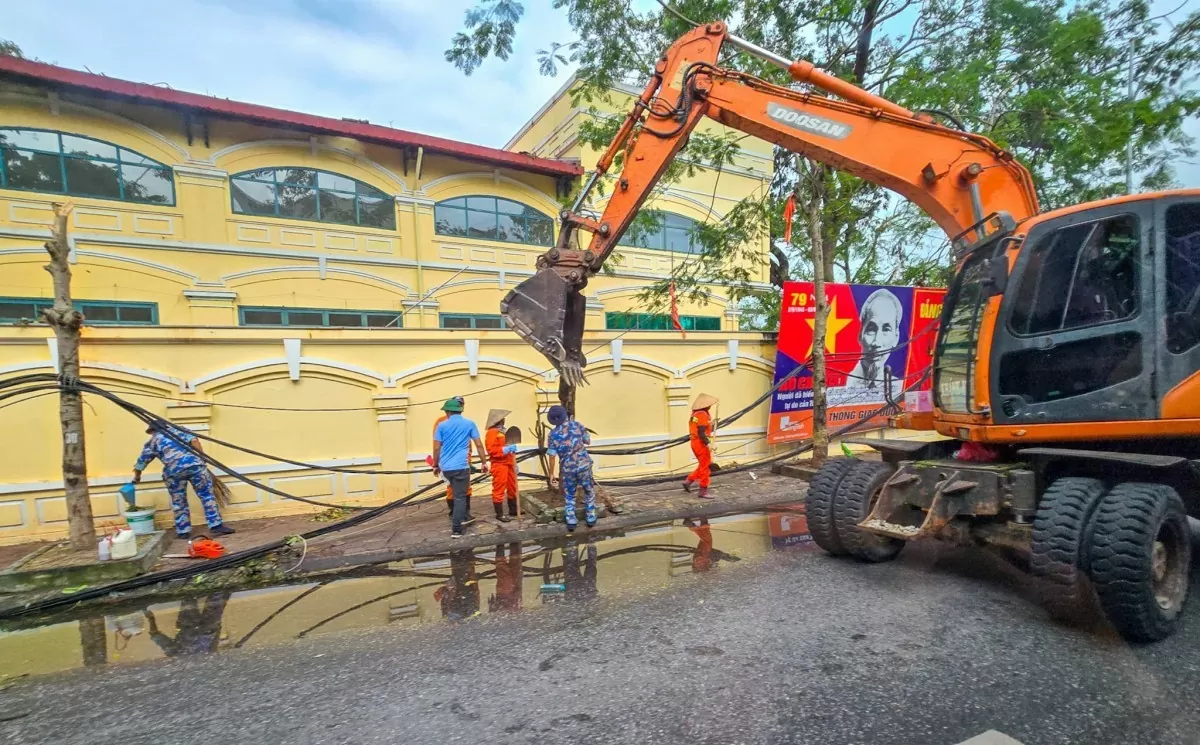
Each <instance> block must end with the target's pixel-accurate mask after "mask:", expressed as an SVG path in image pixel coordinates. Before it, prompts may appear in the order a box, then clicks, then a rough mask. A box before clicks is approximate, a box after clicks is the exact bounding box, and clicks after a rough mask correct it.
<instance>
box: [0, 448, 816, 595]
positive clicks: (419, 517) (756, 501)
mask: <svg viewBox="0 0 1200 745" xmlns="http://www.w3.org/2000/svg"><path fill="white" fill-rule="evenodd" d="M681 483H682V482H681V481H680V482H672V483H668V484H657V485H653V486H644V487H601V489H603V490H605V491H607V492H608V494H609V496H610V497H614V498H616V501H619V502H620V504H621V507H622V511H621V514H618V515H613V514H608V515H606V516H604V517H603V518H602V519H601V520H600V521H599V523H598V524H597V526H596V527H595V528H593V529H590V530H589V529H588V528H587V527H586V526H584V525H583V521H582V514H580V518H581V519H580V525H579V528H578V529H577V531H576V533H577V535H586V534H587V533H589V532H593V531H594V532H610V531H614V530H625V529H628V528H633V527H637V526H642V525H648V524H654V523H661V522H669V521H671V520H676V519H680V518H685V517H713V516H717V515H728V514H735V513H740V512H753V511H756V510H761V509H764V508H766V507H768V506H771V505H779V504H788V503H795V502H797V501H800V500H802V499H803V495H804V491H805V489H806V486H807V485H806V484H804V482H802V481H800V480H798V479H795V478H788V477H786V476H778V475H774V474H771V473H770V472H769V470H767V469H764V470H762V471H755V472H754V474H753V475H751V474H750V473H737V474H730V475H726V476H714V478H713V485H712V496H713V497H714V498H713V499H700V498H698V497H697V496H696V494H695V492H694V491H693V492H691V493H688V492H685V491H684V490H683V488H682V486H681ZM597 501H598V503H599V502H600V500H599V499H598V500H597ZM601 509H603V507H601ZM472 512H473V513H474V514H475V515H476V517H477V518H478V520H477V522H476V523H474V524H473V525H472V526H470V527H469V528H468V531H467V534H466V535H465V536H464V537H462V538H457V539H451V538H450V522H449V517H448V514H447V509H446V503H445V501H444V500H443V499H436V500H434V501H432V502H428V503H425V504H419V505H413V506H411V507H399V508H397V509H395V510H393V511H392V512H388V513H385V514H383V515H381V516H379V517H377V518H375V519H373V520H370V521H368V522H366V523H364V524H362V525H357V526H355V527H353V528H347V529H345V530H342V531H337V532H334V533H331V534H329V535H326V536H322V537H320V538H316V539H313V540H311V541H307V542H304V543H300V542H297V543H296V544H295V545H293V546H291V547H289V548H287V549H285V550H281V551H279V552H276V553H273V554H270V555H268V556H267V557H266V558H264V559H259V560H256V561H255V562H254V566H253V567H249V566H244V567H242V568H241V569H234V570H229V571H227V572H222V573H221V577H220V578H219V579H218V577H216V576H213V575H206V578H205V584H207V585H209V586H211V583H214V582H219V583H220V584H223V585H227V586H238V585H259V584H264V583H266V584H276V583H279V582H281V581H287V582H290V581H296V580H298V579H299V578H300V577H301V576H303V575H305V574H310V573H314V572H326V571H331V570H338V569H345V568H347V567H353V566H358V565H364V564H377V563H381V562H388V561H399V560H401V559H405V558H411V557H415V556H428V555H432V554H440V553H445V552H448V551H451V550H458V549H472V548H477V547H480V546H490V545H494V544H496V543H508V542H512V541H528V540H544V539H547V538H553V537H555V536H562V535H566V533H567V529H566V526H565V525H564V524H563V523H561V522H560V523H549V524H537V523H535V522H534V519H533V517H532V516H527V517H525V518H523V519H522V520H521V521H520V522H518V521H516V520H513V521H512V522H508V523H501V522H498V521H497V520H496V519H495V517H494V515H493V514H492V506H491V498H490V496H489V495H487V494H479V495H477V496H476V497H475V498H474V499H473V500H472ZM580 513H582V506H580ZM351 514H353V513H352V512H347V513H346V515H347V516H348V515H351ZM315 517H316V515H315V514H311V513H310V514H306V515H289V516H286V517H274V518H262V519H257V520H241V521H236V522H231V523H230V525H231V526H232V527H234V528H236V530H237V533H235V534H234V535H231V536H224V537H223V538H221V543H222V544H224V545H225V547H226V550H227V551H228V552H229V553H234V552H237V551H242V550H244V549H249V548H254V547H256V546H261V545H263V544H266V543H272V542H275V541H278V540H281V539H284V538H287V537H288V536H295V535H299V534H301V533H307V532H309V531H311V530H314V529H316V528H317V527H320V526H321V525H322V524H325V523H322V522H321V521H319V520H316V519H314V518H315ZM341 519H343V518H342V517H336V518H335V521H336V520H341ZM194 532H195V533H196V534H201V533H202V532H203V531H202V530H200V529H196V530H194ZM43 545H45V544H44V543H34V544H23V545H21V546H10V547H4V556H12V559H11V560H15V559H16V558H19V557H20V556H22V555H24V554H26V553H29V552H30V551H33V550H36V549H37V548H38V547H40V546H43ZM186 551H187V543H186V542H185V541H181V540H179V539H176V538H174V537H173V536H172V537H171V542H170V543H169V544H168V546H167V549H166V553H167V554H182V553H185V552H186ZM202 562H203V560H201V559H178V558H175V559H172V558H164V559H162V560H161V561H160V562H159V563H158V564H157V565H156V566H155V567H154V571H161V570H166V569H175V568H178V567H182V566H195V565H197V564H198V563H202ZM181 589H184V588H182V587H181V586H179V585H174V586H164V585H158V586H156V587H155V588H144V589H143V590H139V591H137V592H136V594H137V595H143V594H163V593H165V594H175V593H177V592H179V591H180V590H181Z"/></svg>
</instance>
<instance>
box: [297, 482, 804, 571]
mask: <svg viewBox="0 0 1200 745" xmlns="http://www.w3.org/2000/svg"><path fill="white" fill-rule="evenodd" d="M806 489H807V486H801V485H799V484H798V485H797V490H796V494H794V495H787V496H783V495H780V494H769V495H758V496H754V497H749V498H742V499H734V500H723V501H713V502H700V503H696V504H685V505H680V506H677V507H663V508H658V509H652V510H644V511H641V512H626V513H624V514H621V515H609V516H608V517H607V518H605V519H604V521H603V522H601V523H597V525H596V527H595V528H590V529H589V528H587V527H585V526H584V525H583V524H582V523H580V526H579V528H578V529H577V530H576V531H575V533H574V534H569V533H567V527H566V525H563V524H561V523H552V524H549V525H533V526H530V527H528V528H518V529H508V530H505V529H503V528H502V529H501V530H500V531H499V532H496V533H486V534H476V535H472V534H470V533H468V534H467V535H465V536H463V537H462V538H450V537H446V538H442V539H436V540H432V541H425V542H424V543H420V544H417V545H414V546H409V547H406V548H399V549H389V550H385V551H368V552H364V553H356V554H347V555H345V556H330V557H324V558H313V559H305V561H304V562H303V563H302V564H301V565H300V567H299V569H298V570H297V572H298V573H301V574H309V573H317V572H328V571H331V570H335V569H342V568H345V567H351V566H357V565H359V564H381V563H384V562H389V561H400V560H402V559H411V558H414V557H417V556H429V555H431V554H444V553H448V552H450V551H461V550H464V549H468V550H469V549H476V548H480V547H482V546H494V545H497V544H500V543H511V542H514V541H531V540H540V539H543V538H557V537H563V536H567V535H573V536H574V537H576V538H586V537H588V536H590V535H604V534H606V533H611V532H615V531H618V530H624V529H627V528H636V527H640V526H642V525H649V524H652V523H660V522H665V521H668V520H678V519H681V518H685V517H720V516H722V515H735V514H737V513H739V512H753V511H755V510H760V509H763V508H765V507H771V506H774V505H780V504H791V503H793V502H796V501H799V500H801V499H803V498H804V492H805V490H806ZM291 574H295V572H294V573H291Z"/></svg>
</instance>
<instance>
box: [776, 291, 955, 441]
mask: <svg viewBox="0 0 1200 745" xmlns="http://www.w3.org/2000/svg"><path fill="white" fill-rule="evenodd" d="M945 294H946V291H945V290H944V289H938V288H923V287H899V286H894V285H847V284H836V283H827V284H826V285H825V296H826V298H827V299H828V301H829V318H828V321H827V323H826V334H825V366H826V377H825V382H826V390H827V394H826V396H827V399H828V412H827V414H828V416H827V420H826V421H827V423H828V425H829V426H830V427H831V428H835V427H841V426H844V425H846V424H850V423H852V422H861V421H863V420H869V421H868V422H867V423H865V425H864V426H867V427H869V426H871V425H876V426H880V427H882V426H885V425H886V424H887V418H886V416H885V415H882V414H876V412H878V410H879V409H880V407H881V406H883V405H884V404H885V403H887V402H889V401H892V402H895V403H897V404H899V405H901V406H902V405H903V402H904V391H905V389H906V388H908V387H910V386H912V385H913V384H914V383H916V382H918V381H921V384H920V385H919V386H918V387H917V389H916V390H925V391H928V390H929V389H930V387H931V379H930V377H929V376H927V375H926V374H925V373H926V371H927V370H928V369H929V366H930V365H931V364H932V362H933V347H934V343H935V341H936V336H937V323H938V318H939V317H940V316H941V312H942V302H943V299H944V298H945ZM816 310H817V309H816V301H815V297H814V295H813V286H812V282H788V283H786V284H785V285H784V288H783V302H782V303H781V308H780V313H779V346H778V351H777V352H776V355H775V384H776V385H778V384H779V381H780V380H783V379H784V378H786V377H787V376H788V375H790V374H791V373H792V372H793V371H794V370H795V369H796V368H797V367H800V366H801V365H803V364H804V363H805V362H806V361H807V360H808V359H809V357H810V356H811V355H812V345H813V327H814V326H815V323H816ZM922 376H924V380H922ZM809 437H812V372H811V370H809V369H805V370H803V371H802V372H800V373H799V374H798V375H796V376H795V377H794V378H791V379H790V380H788V381H787V382H786V383H784V384H783V385H782V386H781V387H780V388H779V389H778V390H777V391H775V394H774V395H773V396H772V398H771V416H770V422H769V424H768V435H767V440H768V442H771V443H777V442H789V441H793V440H803V439H807V438H809Z"/></svg>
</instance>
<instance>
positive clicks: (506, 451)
mask: <svg viewBox="0 0 1200 745" xmlns="http://www.w3.org/2000/svg"><path fill="white" fill-rule="evenodd" d="M515 452H517V446H516V445H505V446H504V454H505V455H511V454H512V453H515Z"/></svg>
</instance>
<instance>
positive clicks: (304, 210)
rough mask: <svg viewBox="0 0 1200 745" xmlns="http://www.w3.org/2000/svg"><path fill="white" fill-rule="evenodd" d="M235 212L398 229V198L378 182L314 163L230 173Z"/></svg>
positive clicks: (230, 189)
mask: <svg viewBox="0 0 1200 745" xmlns="http://www.w3.org/2000/svg"><path fill="white" fill-rule="evenodd" d="M229 191H230V192H231V193H232V195H233V211H234V212H236V213H238V214H239V215H267V216H269V217H287V218H291V219H293V220H317V221H319V222H335V223H339V224H341V225H362V226H365V227H368V228H383V229H385V230H395V229H396V204H395V201H394V200H393V199H392V198H391V197H390V196H388V195H387V194H385V193H383V192H382V191H380V190H379V189H376V188H375V187H374V186H370V185H368V184H364V183H363V182H361V181H358V180H356V179H352V178H350V177H349V176H342V175H339V174H336V173H330V172H329V171H318V170H316V169H315V168H260V169H258V170H255V171H246V172H244V173H238V174H235V175H233V176H230V177H229Z"/></svg>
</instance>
